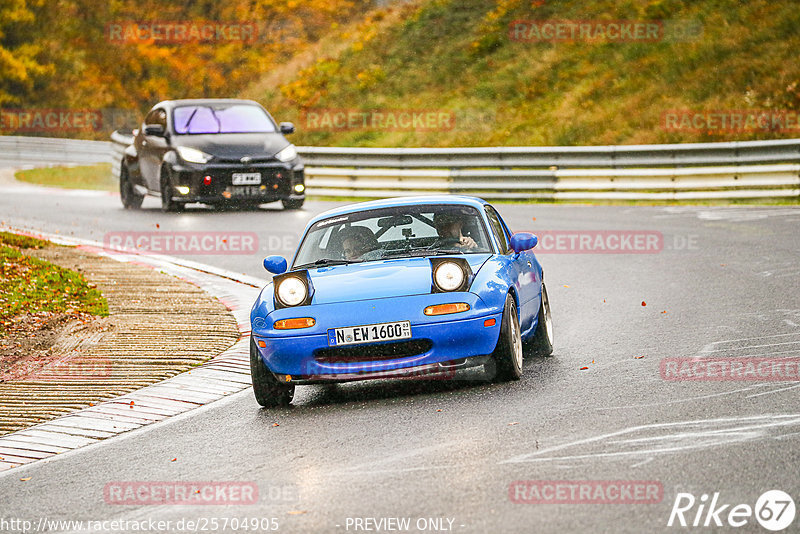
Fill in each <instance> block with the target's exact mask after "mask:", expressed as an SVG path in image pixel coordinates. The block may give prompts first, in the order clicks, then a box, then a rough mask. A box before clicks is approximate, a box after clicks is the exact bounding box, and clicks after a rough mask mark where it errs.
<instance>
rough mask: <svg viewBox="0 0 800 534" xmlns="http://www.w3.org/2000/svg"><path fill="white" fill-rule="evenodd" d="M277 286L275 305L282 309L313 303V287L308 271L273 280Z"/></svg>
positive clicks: (285, 275) (286, 274) (288, 274)
mask: <svg viewBox="0 0 800 534" xmlns="http://www.w3.org/2000/svg"><path fill="white" fill-rule="evenodd" d="M272 282H273V284H274V286H275V303H276V304H277V305H278V307H281V308H291V307H293V306H300V305H303V304H308V303H309V302H311V286H310V284H309V282H308V272H307V271H294V272H291V273H285V274H281V275H278V276H275V277H273V278H272Z"/></svg>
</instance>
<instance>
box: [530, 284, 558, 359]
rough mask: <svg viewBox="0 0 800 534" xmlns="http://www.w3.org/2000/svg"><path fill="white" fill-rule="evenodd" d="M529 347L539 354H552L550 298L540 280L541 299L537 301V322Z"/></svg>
mask: <svg viewBox="0 0 800 534" xmlns="http://www.w3.org/2000/svg"><path fill="white" fill-rule="evenodd" d="M530 349H531V351H532V352H533V353H534V354H538V355H540V356H550V355H551V354H553V319H552V317H551V316H550V299H549V298H548V297H547V287H545V285H544V282H542V301H541V303H539V324H538V325H536V332H535V333H534V334H533V339H532V340H531V342H530Z"/></svg>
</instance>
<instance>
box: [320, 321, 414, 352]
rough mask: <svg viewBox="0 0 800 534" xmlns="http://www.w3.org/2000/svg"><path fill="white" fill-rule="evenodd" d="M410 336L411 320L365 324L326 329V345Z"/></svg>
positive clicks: (350, 343) (370, 341) (369, 341)
mask: <svg viewBox="0 0 800 534" xmlns="http://www.w3.org/2000/svg"><path fill="white" fill-rule="evenodd" d="M410 337H411V321H398V322H396V323H380V324H365V325H363V326H348V327H345V328H331V329H330V330H328V345H329V346H331V347H333V346H337V347H338V346H341V345H354V344H356V343H372V342H374V341H387V340H394V339H408V338H410Z"/></svg>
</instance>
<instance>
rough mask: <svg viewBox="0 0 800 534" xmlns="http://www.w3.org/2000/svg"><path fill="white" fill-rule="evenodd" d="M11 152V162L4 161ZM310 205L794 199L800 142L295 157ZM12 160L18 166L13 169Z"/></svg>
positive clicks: (26, 141) (93, 150) (16, 142)
mask: <svg viewBox="0 0 800 534" xmlns="http://www.w3.org/2000/svg"><path fill="white" fill-rule="evenodd" d="M131 141H132V136H131V135H130V134H126V133H124V132H114V133H113V134H112V135H111V143H106V142H100V141H77V140H69V139H48V138H40V137H0V165H2V164H3V163H5V162H11V163H12V164H16V165H20V164H26V165H42V164H44V165H55V164H64V163H94V162H108V161H111V163H112V169H113V170H112V172H113V173H114V176H119V164H120V162H121V161H122V153H123V151H124V149H125V147H126V146H128V145H129V144H130V143H131ZM6 150H9V152H6ZM298 152H299V153H300V155H301V156H302V157H303V159H304V160H305V162H306V185H307V187H308V189H307V192H308V194H310V195H318V196H332V197H376V198H377V197H390V196H403V195H411V194H422V193H426V192H444V193H467V194H474V195H477V196H481V197H484V198H488V199H514V200H525V199H551V200H599V199H630V200H637V199H638V200H657V199H665V200H680V199H708V198H720V199H726V198H728V199H731V198H770V197H772V198H778V197H799V196H800V139H786V140H776V141H746V142H732V143H694V144H671V145H631V146H627V145H626V146H594V147H479V148H339V147H298ZM15 158H16V159H15Z"/></svg>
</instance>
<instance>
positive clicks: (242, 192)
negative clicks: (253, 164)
mask: <svg viewBox="0 0 800 534" xmlns="http://www.w3.org/2000/svg"><path fill="white" fill-rule="evenodd" d="M228 191H229V192H230V194H231V196H232V197H255V196H260V195H261V186H258V185H235V186H232V187H229V188H228Z"/></svg>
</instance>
